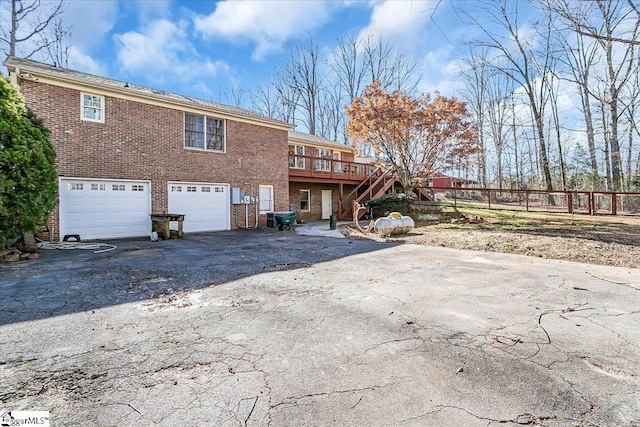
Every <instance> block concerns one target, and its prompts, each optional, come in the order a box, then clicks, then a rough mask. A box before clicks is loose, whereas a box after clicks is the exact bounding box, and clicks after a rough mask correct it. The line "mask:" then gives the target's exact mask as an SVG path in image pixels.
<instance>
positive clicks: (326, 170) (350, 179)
mask: <svg viewBox="0 0 640 427" xmlns="http://www.w3.org/2000/svg"><path fill="white" fill-rule="evenodd" d="M375 170H376V167H375V166H374V165H372V164H370V163H357V162H349V161H343V160H333V159H330V158H318V157H313V156H289V181H292V182H318V183H334V184H359V183H361V182H362V181H363V180H364V179H366V178H367V177H368V176H369V175H371V173H372V172H373V171H375Z"/></svg>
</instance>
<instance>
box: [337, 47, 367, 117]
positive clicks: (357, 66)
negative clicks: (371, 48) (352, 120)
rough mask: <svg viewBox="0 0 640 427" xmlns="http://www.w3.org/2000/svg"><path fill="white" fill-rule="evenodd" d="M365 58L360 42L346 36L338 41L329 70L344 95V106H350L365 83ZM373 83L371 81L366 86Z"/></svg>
mask: <svg viewBox="0 0 640 427" xmlns="http://www.w3.org/2000/svg"><path fill="white" fill-rule="evenodd" d="M366 61H367V58H365V56H364V50H363V46H362V42H361V40H360V39H359V38H358V37H356V36H354V35H348V36H347V37H346V38H339V39H338V46H337V52H336V54H335V55H334V57H333V61H331V63H330V67H331V70H332V71H333V74H334V76H335V78H336V79H337V81H338V83H339V85H340V87H341V88H342V91H343V92H344V94H345V101H346V102H345V104H346V105H351V103H352V102H353V100H354V99H356V98H357V97H359V96H360V93H361V92H362V89H363V88H364V86H365V85H366V84H367V83H365V75H366V73H367V68H368V66H367V64H366ZM371 83H373V80H371V81H369V82H368V84H371Z"/></svg>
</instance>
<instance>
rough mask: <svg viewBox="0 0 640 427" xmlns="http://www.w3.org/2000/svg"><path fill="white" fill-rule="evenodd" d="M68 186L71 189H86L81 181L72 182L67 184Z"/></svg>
mask: <svg viewBox="0 0 640 427" xmlns="http://www.w3.org/2000/svg"><path fill="white" fill-rule="evenodd" d="M67 188H68V189H69V190H71V191H82V190H84V185H82V183H81V182H70V183H69V184H67Z"/></svg>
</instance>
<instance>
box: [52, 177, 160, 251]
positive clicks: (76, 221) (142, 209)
mask: <svg viewBox="0 0 640 427" xmlns="http://www.w3.org/2000/svg"><path fill="white" fill-rule="evenodd" d="M59 190H60V240H62V239H63V238H64V236H65V235H71V234H77V235H79V236H80V239H82V240H91V239H112V238H121V237H141V236H147V235H149V233H150V232H151V219H150V217H149V214H150V213H151V184H150V183H149V182H148V181H126V180H107V179H88V178H60V187H59Z"/></svg>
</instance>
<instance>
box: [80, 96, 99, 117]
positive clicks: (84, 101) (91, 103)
mask: <svg viewBox="0 0 640 427" xmlns="http://www.w3.org/2000/svg"><path fill="white" fill-rule="evenodd" d="M80 104H81V105H80V108H81V111H80V118H81V119H82V120H86V121H89V122H98V123H104V96H101V95H92V94H90V93H82V94H81V95H80Z"/></svg>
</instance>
